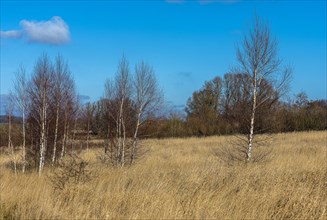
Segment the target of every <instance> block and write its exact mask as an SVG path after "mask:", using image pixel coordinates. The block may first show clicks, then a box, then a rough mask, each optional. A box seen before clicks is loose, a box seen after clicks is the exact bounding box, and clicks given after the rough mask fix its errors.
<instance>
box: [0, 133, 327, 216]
mask: <svg viewBox="0 0 327 220" xmlns="http://www.w3.org/2000/svg"><path fill="white" fill-rule="evenodd" d="M326 134H327V133H326V132H325V131H324V132H307V133H290V134H279V135H278V136H277V138H276V139H275V140H276V141H275V142H274V147H273V154H274V157H273V159H272V160H270V161H268V162H264V163H257V164H246V165H245V164H243V165H235V166H228V165H226V164H224V163H223V162H221V161H220V160H219V159H218V158H217V157H216V156H214V154H213V153H212V151H213V149H215V148H219V147H220V146H222V145H224V144H225V143H226V141H227V140H226V139H228V138H229V137H209V138H187V139H166V140H147V141H146V142H145V143H144V147H145V148H147V149H148V150H149V152H148V154H147V155H146V156H145V157H144V158H143V159H141V160H139V161H138V163H137V164H136V165H135V166H133V167H131V168H124V169H113V168H111V167H108V166H105V165H103V164H101V163H100V162H98V161H97V160H96V155H97V150H91V151H89V152H83V155H82V156H83V157H84V158H85V159H86V160H88V161H89V162H90V169H91V170H92V172H93V173H96V174H97V177H96V178H93V179H92V180H91V181H90V182H87V183H85V184H78V185H76V184H74V185H71V186H68V187H67V188H66V189H65V190H63V191H61V192H58V191H54V190H53V188H52V186H51V183H50V181H49V178H48V177H47V175H49V173H50V170H46V171H45V174H44V175H43V176H42V177H38V176H37V174H36V173H29V174H25V175H22V174H20V175H18V176H16V177H15V176H14V174H13V173H12V172H11V171H10V170H8V169H7V168H5V167H4V166H3V165H4V163H5V162H6V161H8V158H6V157H5V156H4V155H2V156H1V158H0V164H1V175H0V193H1V194H0V196H1V201H0V203H1V206H0V207H1V208H0V219H5V218H13V219H96V218H97V219H150V218H151V219H272V218H277V219H281V218H283V219H284V218H292V219H294V218H300V219H327V165H326V163H327V160H326V153H327V146H326V144H327V143H326V141H327V140H326V138H327V136H326Z"/></svg>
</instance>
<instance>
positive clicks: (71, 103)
mask: <svg viewBox="0 0 327 220" xmlns="http://www.w3.org/2000/svg"><path fill="white" fill-rule="evenodd" d="M62 98H63V110H62V111H63V115H64V116H63V120H64V123H63V124H64V126H63V138H62V146H61V153H60V159H63V157H64V156H65V152H66V147H67V143H68V142H69V134H70V131H71V128H72V124H73V123H74V120H75V117H76V113H77V110H78V106H77V101H78V100H77V96H76V89H75V83H74V79H73V77H72V76H71V74H70V71H67V72H66V73H65V75H64V80H63V97H62Z"/></svg>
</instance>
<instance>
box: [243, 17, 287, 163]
mask: <svg viewBox="0 0 327 220" xmlns="http://www.w3.org/2000/svg"><path fill="white" fill-rule="evenodd" d="M277 48H278V44H277V40H276V39H275V38H273V37H272V36H271V34H270V28H269V26H268V25H267V24H266V23H264V22H263V21H261V20H260V18H259V17H256V19H255V22H254V25H253V27H252V28H251V29H250V31H249V32H248V34H246V35H245V36H244V39H243V42H242V44H241V46H240V47H238V48H237V59H238V62H239V66H240V70H241V72H242V73H245V74H247V75H249V77H250V78H251V82H250V84H251V97H252V103H251V105H252V108H251V114H250V117H249V118H250V126H249V127H250V129H249V134H248V138H247V141H248V143H247V148H246V160H247V161H250V160H251V158H252V148H253V139H254V132H255V118H256V111H257V109H258V108H259V107H260V106H261V105H263V104H264V103H266V102H267V101H268V100H269V99H270V98H271V97H269V96H268V97H261V98H260V100H259V99H258V95H259V93H260V90H262V88H263V87H265V86H266V85H267V84H269V85H271V86H272V88H273V89H274V91H278V97H280V96H281V95H283V93H284V92H285V91H286V88H287V85H288V82H289V80H290V76H291V69H290V68H287V67H282V65H281V60H280V59H279V58H278V56H277Z"/></svg>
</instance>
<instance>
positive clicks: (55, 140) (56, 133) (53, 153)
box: [52, 101, 60, 165]
mask: <svg viewBox="0 0 327 220" xmlns="http://www.w3.org/2000/svg"><path fill="white" fill-rule="evenodd" d="M59 102H60V101H58V103H57V109H56V125H55V135H54V141H53V152H52V165H54V163H55V160H56V151H57V138H58V124H59V109H60V104H59Z"/></svg>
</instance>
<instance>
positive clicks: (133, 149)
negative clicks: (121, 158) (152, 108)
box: [131, 109, 142, 165]
mask: <svg viewBox="0 0 327 220" xmlns="http://www.w3.org/2000/svg"><path fill="white" fill-rule="evenodd" d="M141 111H142V110H141V109H140V111H139V113H138V115H137V122H136V128H135V132H134V136H133V145H132V152H131V165H132V164H133V162H134V159H135V154H136V147H137V135H138V131H139V127H140V119H141Z"/></svg>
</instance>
